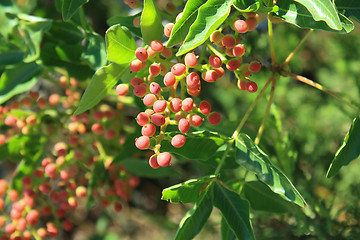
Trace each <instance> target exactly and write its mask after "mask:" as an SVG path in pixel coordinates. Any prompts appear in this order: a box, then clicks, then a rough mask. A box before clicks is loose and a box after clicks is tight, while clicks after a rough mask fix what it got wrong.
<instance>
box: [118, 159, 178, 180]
mask: <svg viewBox="0 0 360 240" xmlns="http://www.w3.org/2000/svg"><path fill="white" fill-rule="evenodd" d="M118 163H119V164H120V165H122V166H124V167H125V168H126V171H127V172H129V173H132V174H134V175H136V176H139V177H146V178H164V177H171V176H179V173H177V172H176V171H175V170H173V169H172V168H158V169H153V168H151V167H150V165H149V162H148V161H146V160H139V159H124V160H120V161H118Z"/></svg>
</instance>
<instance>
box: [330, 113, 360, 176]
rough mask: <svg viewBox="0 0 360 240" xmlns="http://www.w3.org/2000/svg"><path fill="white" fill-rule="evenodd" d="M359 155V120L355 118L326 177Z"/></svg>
mask: <svg viewBox="0 0 360 240" xmlns="http://www.w3.org/2000/svg"><path fill="white" fill-rule="evenodd" d="M359 155H360V120H359V117H357V118H355V119H354V121H353V123H352V125H351V127H350V130H349V132H348V133H347V135H346V137H345V139H344V142H343V144H342V146H341V147H340V148H339V150H338V151H337V153H336V154H335V158H334V159H333V161H332V163H331V165H330V167H329V170H328V172H327V175H326V176H327V177H328V178H330V177H332V176H334V175H335V174H336V173H337V172H338V171H339V170H340V168H341V167H342V166H346V165H348V164H349V163H350V162H351V161H352V160H354V159H356V158H358V157H359Z"/></svg>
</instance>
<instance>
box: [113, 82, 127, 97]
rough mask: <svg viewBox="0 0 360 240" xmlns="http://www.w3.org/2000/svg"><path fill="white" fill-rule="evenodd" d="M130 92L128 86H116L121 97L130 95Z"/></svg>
mask: <svg viewBox="0 0 360 240" xmlns="http://www.w3.org/2000/svg"><path fill="white" fill-rule="evenodd" d="M128 91H129V85H128V84H123V83H122V84H119V85H117V86H116V93H117V95H119V96H124V95H126V94H127V93H128Z"/></svg>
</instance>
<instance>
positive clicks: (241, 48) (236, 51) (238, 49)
mask: <svg viewBox="0 0 360 240" xmlns="http://www.w3.org/2000/svg"><path fill="white" fill-rule="evenodd" d="M245 51H246V48H245V45H244V44H237V45H236V46H235V47H234V48H233V49H232V54H233V55H234V56H235V57H242V56H243V55H244V53H245Z"/></svg>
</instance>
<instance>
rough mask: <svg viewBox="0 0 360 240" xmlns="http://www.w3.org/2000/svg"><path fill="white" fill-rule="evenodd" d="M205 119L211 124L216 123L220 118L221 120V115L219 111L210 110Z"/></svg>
mask: <svg viewBox="0 0 360 240" xmlns="http://www.w3.org/2000/svg"><path fill="white" fill-rule="evenodd" d="M207 120H208V121H209V123H210V124H212V125H216V124H219V122H220V120H221V116H220V114H219V113H217V112H212V113H210V115H209V116H208V117H207Z"/></svg>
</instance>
